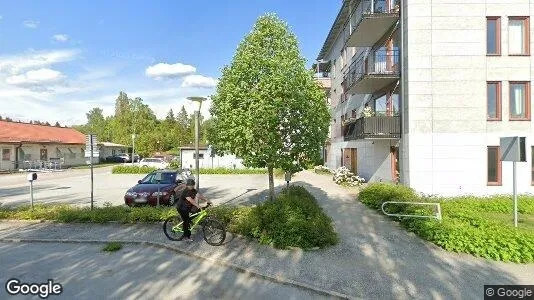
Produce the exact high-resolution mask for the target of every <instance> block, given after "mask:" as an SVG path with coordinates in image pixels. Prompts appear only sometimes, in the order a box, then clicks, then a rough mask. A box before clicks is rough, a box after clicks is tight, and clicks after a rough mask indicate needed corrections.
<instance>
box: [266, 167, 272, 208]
mask: <svg viewBox="0 0 534 300" xmlns="http://www.w3.org/2000/svg"><path fill="white" fill-rule="evenodd" d="M267 171H268V172H269V198H270V199H271V200H274V176H273V167H271V166H268V167H267Z"/></svg>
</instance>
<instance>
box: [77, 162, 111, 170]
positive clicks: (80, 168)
mask: <svg viewBox="0 0 534 300" xmlns="http://www.w3.org/2000/svg"><path fill="white" fill-rule="evenodd" d="M117 165H119V163H100V164H97V165H93V168H105V167H113V166H117ZM72 169H74V170H85V169H91V165H83V166H77V167H72Z"/></svg>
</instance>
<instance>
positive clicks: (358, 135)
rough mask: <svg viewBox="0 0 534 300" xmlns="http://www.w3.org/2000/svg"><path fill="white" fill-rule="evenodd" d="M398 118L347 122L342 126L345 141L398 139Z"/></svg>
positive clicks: (361, 119)
mask: <svg viewBox="0 0 534 300" xmlns="http://www.w3.org/2000/svg"><path fill="white" fill-rule="evenodd" d="M400 132H401V124H400V117H399V116H391V117H389V116H374V117H368V118H363V117H362V118H359V119H356V120H354V121H349V122H348V123H347V124H346V125H345V126H343V138H344V140H345V141H353V140H377V139H385V140H388V139H389V140H391V139H399V138H400V136H401V134H400Z"/></svg>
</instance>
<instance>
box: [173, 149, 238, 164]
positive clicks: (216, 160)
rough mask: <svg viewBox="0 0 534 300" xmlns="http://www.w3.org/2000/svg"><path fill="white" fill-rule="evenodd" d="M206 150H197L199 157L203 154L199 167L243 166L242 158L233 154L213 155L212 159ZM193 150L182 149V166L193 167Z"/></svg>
mask: <svg viewBox="0 0 534 300" xmlns="http://www.w3.org/2000/svg"><path fill="white" fill-rule="evenodd" d="M206 152H207V151H206V150H202V149H201V150H199V154H200V155H199V157H202V155H204V158H200V159H199V165H200V168H228V169H233V168H234V165H235V168H237V169H242V168H244V166H243V163H242V160H241V159H239V158H236V157H235V155H225V156H215V157H213V159H212V158H211V157H210V156H208V154H207V153H206ZM194 154H195V150H189V149H188V150H182V151H181V156H180V159H181V162H182V168H195V163H196V162H195V156H194Z"/></svg>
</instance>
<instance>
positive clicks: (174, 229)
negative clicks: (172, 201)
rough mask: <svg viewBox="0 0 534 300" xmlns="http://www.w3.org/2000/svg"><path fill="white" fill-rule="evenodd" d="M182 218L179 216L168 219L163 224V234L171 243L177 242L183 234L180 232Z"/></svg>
mask: <svg viewBox="0 0 534 300" xmlns="http://www.w3.org/2000/svg"><path fill="white" fill-rule="evenodd" d="M182 223H183V221H182V218H181V217H180V215H176V216H171V217H168V218H167V220H165V222H163V233H165V236H166V237H167V238H168V239H169V240H171V241H177V240H178V238H180V237H181V236H182V234H183V231H182Z"/></svg>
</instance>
